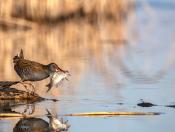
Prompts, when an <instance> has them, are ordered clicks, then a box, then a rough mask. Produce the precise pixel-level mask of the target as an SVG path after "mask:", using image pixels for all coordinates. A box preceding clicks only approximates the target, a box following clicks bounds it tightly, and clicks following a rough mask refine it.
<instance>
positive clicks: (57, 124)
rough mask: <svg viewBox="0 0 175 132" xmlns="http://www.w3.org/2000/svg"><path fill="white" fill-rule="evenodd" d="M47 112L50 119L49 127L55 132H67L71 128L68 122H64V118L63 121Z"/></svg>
mask: <svg viewBox="0 0 175 132" xmlns="http://www.w3.org/2000/svg"><path fill="white" fill-rule="evenodd" d="M46 110H47V117H48V118H49V125H50V128H51V129H53V130H54V132H60V131H67V130H68V129H69V127H70V125H69V124H68V121H63V118H61V121H60V120H59V119H58V118H56V116H54V115H53V114H51V113H50V112H49V110H48V109H46Z"/></svg>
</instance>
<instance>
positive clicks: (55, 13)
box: [0, 0, 134, 22]
mask: <svg viewBox="0 0 175 132" xmlns="http://www.w3.org/2000/svg"><path fill="white" fill-rule="evenodd" d="M133 1H134V0H129V1H126V0H110V1H109V0H93V1H89V0H15V1H14V0H5V1H4V0H0V17H19V18H25V19H29V20H33V21H42V22H43V21H44V20H45V21H57V20H62V19H66V18H72V17H73V18H74V17H82V16H83V17H97V18H99V17H100V18H101V17H107V18H118V17H122V16H124V15H125V14H126V13H127V12H128V11H129V8H130V6H131V5H132V4H133Z"/></svg>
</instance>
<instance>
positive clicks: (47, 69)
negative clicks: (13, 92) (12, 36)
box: [13, 49, 63, 89]
mask: <svg viewBox="0 0 175 132" xmlns="http://www.w3.org/2000/svg"><path fill="white" fill-rule="evenodd" d="M13 63H14V69H15V71H16V73H17V74H18V75H19V77H20V78H21V81H20V82H21V83H22V84H24V83H23V82H25V81H31V82H33V81H41V80H43V79H46V78H48V77H49V76H50V74H51V73H53V72H57V71H63V70H62V69H60V68H59V67H58V65H57V64H55V63H50V64H48V65H43V64H40V63H38V62H35V61H30V60H26V59H24V54H23V50H22V49H21V51H20V53H19V54H18V55H16V56H15V57H14V58H13ZM28 84H29V85H31V86H32V87H33V89H34V85H33V84H31V83H28Z"/></svg>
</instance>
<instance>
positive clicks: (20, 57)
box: [13, 49, 24, 63]
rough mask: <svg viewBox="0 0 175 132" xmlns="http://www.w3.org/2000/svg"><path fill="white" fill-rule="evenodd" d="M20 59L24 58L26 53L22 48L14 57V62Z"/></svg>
mask: <svg viewBox="0 0 175 132" xmlns="http://www.w3.org/2000/svg"><path fill="white" fill-rule="evenodd" d="M20 59H24V54H23V50H22V49H21V51H20V53H18V54H17V55H16V56H14V57H13V62H14V63H16V62H18V61H19V60H20Z"/></svg>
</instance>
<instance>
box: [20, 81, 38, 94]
mask: <svg viewBox="0 0 175 132" xmlns="http://www.w3.org/2000/svg"><path fill="white" fill-rule="evenodd" d="M20 83H21V84H22V85H23V86H24V87H25V89H26V90H27V92H29V93H30V91H29V89H28V88H27V86H26V85H30V86H31V87H32V91H31V93H32V94H33V95H34V94H35V86H34V85H33V84H32V83H27V82H23V81H20Z"/></svg>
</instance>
